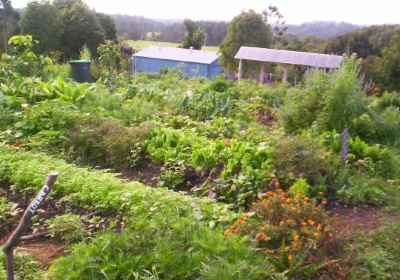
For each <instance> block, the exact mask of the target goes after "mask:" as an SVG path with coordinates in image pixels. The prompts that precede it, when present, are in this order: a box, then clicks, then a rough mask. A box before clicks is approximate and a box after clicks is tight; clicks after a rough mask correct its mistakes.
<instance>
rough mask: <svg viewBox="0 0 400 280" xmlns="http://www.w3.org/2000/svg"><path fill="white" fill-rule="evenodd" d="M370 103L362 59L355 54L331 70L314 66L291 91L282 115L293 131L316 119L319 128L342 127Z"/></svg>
mask: <svg viewBox="0 0 400 280" xmlns="http://www.w3.org/2000/svg"><path fill="white" fill-rule="evenodd" d="M366 105H367V103H366V94H365V92H363V90H362V87H361V81H360V79H359V78H358V63H357V61H356V60H355V59H354V58H352V59H348V60H346V61H345V62H344V63H342V66H341V67H340V69H339V70H337V71H334V72H331V73H329V74H327V73H326V72H325V70H313V71H312V72H311V73H310V75H309V76H307V77H306V78H305V82H304V87H300V88H295V89H294V90H291V91H289V93H288V95H287V100H286V103H285V105H284V106H282V107H281V108H280V110H279V111H278V116H279V117H280V119H281V120H282V121H283V124H284V126H285V129H286V130H287V131H288V132H291V133H293V132H298V131H300V130H301V129H306V128H308V127H309V126H311V125H312V124H313V123H314V122H315V123H316V124H317V128H318V131H319V132H322V131H324V130H336V131H342V130H343V129H344V128H345V127H346V126H347V125H349V123H350V122H351V121H352V120H353V119H354V118H357V117H359V116H360V115H362V114H363V113H364V112H365V111H366Z"/></svg>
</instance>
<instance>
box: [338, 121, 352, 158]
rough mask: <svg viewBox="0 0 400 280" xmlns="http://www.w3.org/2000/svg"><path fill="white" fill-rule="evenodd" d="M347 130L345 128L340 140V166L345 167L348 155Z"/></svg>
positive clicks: (348, 135)
mask: <svg viewBox="0 0 400 280" xmlns="http://www.w3.org/2000/svg"><path fill="white" fill-rule="evenodd" d="M349 137H350V134H349V129H348V128H346V129H345V130H344V131H343V133H342V139H341V145H340V146H341V149H340V157H341V162H342V166H345V165H346V162H347V158H348V154H349Z"/></svg>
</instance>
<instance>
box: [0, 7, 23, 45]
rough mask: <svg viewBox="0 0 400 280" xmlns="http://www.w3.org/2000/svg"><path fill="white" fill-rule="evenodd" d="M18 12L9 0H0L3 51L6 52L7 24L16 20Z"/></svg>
mask: <svg viewBox="0 0 400 280" xmlns="http://www.w3.org/2000/svg"><path fill="white" fill-rule="evenodd" d="M18 19H19V13H18V12H17V11H15V10H14V9H13V7H12V5H11V1H10V0H0V27H1V29H2V33H3V43H4V52H5V53H7V52H8V38H9V26H10V25H11V24H12V23H14V22H17V21H18Z"/></svg>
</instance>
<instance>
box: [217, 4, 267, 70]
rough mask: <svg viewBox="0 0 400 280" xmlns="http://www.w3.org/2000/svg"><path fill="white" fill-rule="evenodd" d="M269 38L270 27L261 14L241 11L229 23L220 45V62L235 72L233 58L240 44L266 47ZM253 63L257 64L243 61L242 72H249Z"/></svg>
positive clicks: (236, 64) (252, 67)
mask: <svg viewBox="0 0 400 280" xmlns="http://www.w3.org/2000/svg"><path fill="white" fill-rule="evenodd" d="M271 40H272V33H271V28H270V26H269V25H267V24H266V23H265V22H264V20H263V17H262V15H261V14H257V13H256V12H255V11H253V10H250V11H248V12H245V11H243V12H242V13H241V14H240V15H238V16H236V17H234V18H233V19H232V21H231V22H230V24H229V27H228V34H227V35H226V37H225V39H224V40H223V41H222V44H221V46H220V52H221V59H220V63H221V65H222V66H223V67H224V68H226V69H227V70H228V71H230V72H236V71H237V68H238V60H237V59H234V56H235V55H236V53H237V52H238V50H239V48H240V47H241V46H249V47H260V48H266V47H269V45H270V43H271ZM255 65H257V66H258V64H254V63H251V62H248V61H245V62H244V73H251V71H252V70H253V69H254V67H255ZM257 68H258V67H257ZM257 70H258V69H257Z"/></svg>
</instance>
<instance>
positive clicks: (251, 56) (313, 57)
mask: <svg viewBox="0 0 400 280" xmlns="http://www.w3.org/2000/svg"><path fill="white" fill-rule="evenodd" d="M235 58H236V59H246V60H256V61H265V62H275V63H285V64H294V65H305V66H312V67H324V68H338V67H339V66H340V63H341V62H342V59H343V57H342V56H339V55H329V54H319V53H306V52H295V51H286V50H273V49H265V48H254V47H241V48H240V49H239V51H238V53H237V54H236V56H235Z"/></svg>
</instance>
